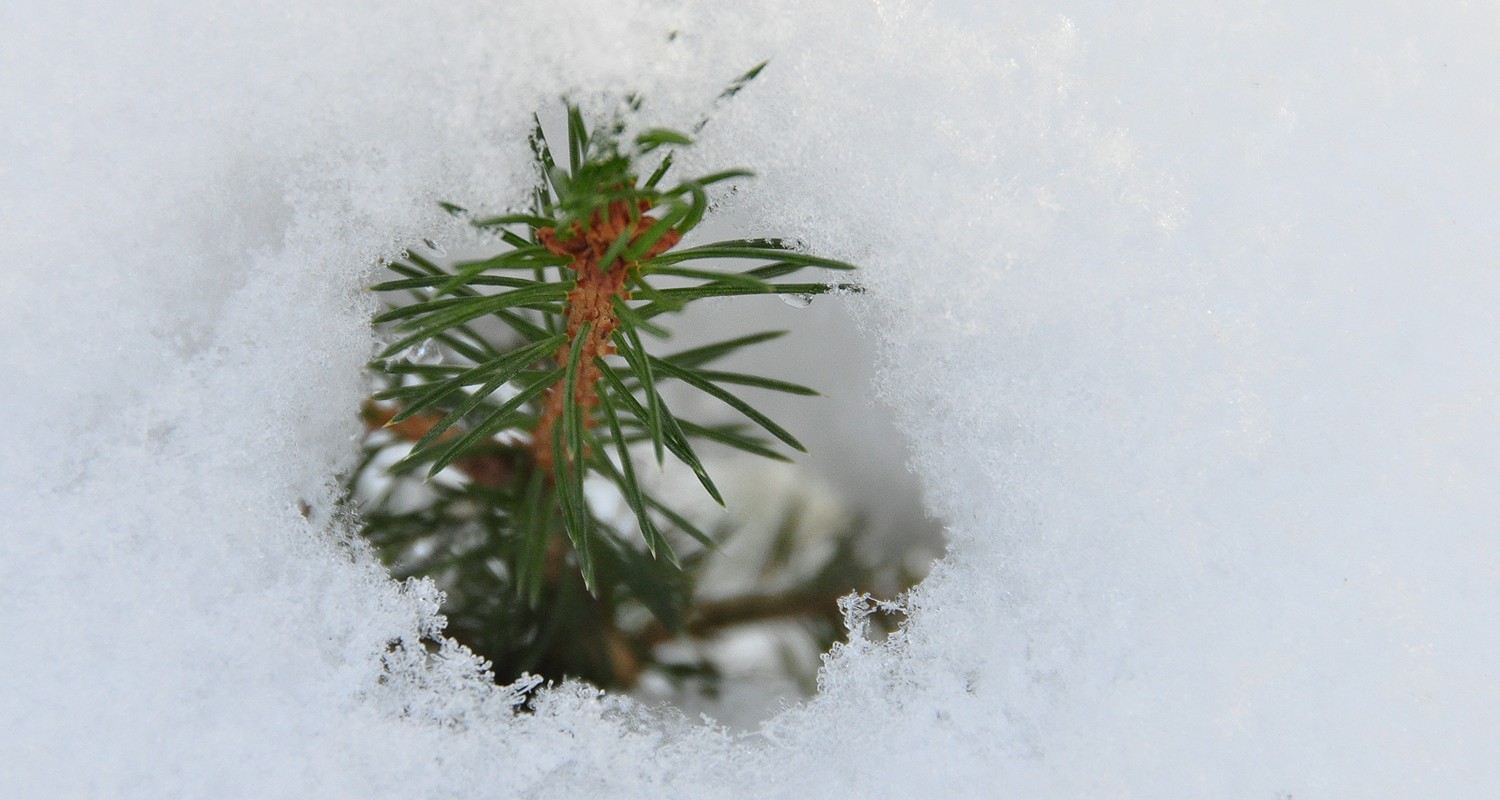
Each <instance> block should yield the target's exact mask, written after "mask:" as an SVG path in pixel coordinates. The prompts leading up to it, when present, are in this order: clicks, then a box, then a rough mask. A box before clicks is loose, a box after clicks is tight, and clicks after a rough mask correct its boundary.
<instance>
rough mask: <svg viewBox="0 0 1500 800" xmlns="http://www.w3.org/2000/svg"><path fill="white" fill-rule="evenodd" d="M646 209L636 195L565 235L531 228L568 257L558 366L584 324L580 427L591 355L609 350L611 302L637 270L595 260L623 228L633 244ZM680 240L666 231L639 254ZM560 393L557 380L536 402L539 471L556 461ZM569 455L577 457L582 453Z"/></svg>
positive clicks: (592, 395) (590, 396) (593, 395)
mask: <svg viewBox="0 0 1500 800" xmlns="http://www.w3.org/2000/svg"><path fill="white" fill-rule="evenodd" d="M650 208H651V202H650V201H649V200H644V199H642V200H639V201H637V202H636V203H634V204H632V203H631V202H630V201H628V200H616V201H615V202H613V203H610V204H609V206H608V208H606V209H604V210H603V211H602V212H601V211H595V212H594V213H593V214H592V215H591V216H590V217H589V224H588V226H587V227H584V226H583V225H580V224H579V223H577V222H575V223H573V224H572V226H571V227H570V228H569V229H568V233H567V235H566V237H564V236H561V235H559V234H558V232H557V231H556V230H555V229H553V228H540V229H538V230H537V241H538V242H540V243H541V245H542V246H543V247H545V248H547V250H548V251H549V252H551V253H553V254H554V255H558V256H562V257H563V258H567V259H570V261H569V264H568V266H569V268H570V269H572V270H573V274H574V276H575V278H576V282H575V284H574V287H573V290H572V291H570V292H568V298H567V309H568V340H567V342H565V343H563V345H562V346H561V347H559V348H558V351H557V355H556V359H557V363H558V364H560V365H565V364H567V363H569V361H570V359H571V356H572V354H573V347H574V344H575V343H576V342H577V341H578V337H579V336H581V335H583V328H584V326H585V325H587V326H588V334H587V338H585V339H584V340H583V342H582V344H581V345H579V347H580V350H581V352H580V357H579V362H578V376H577V380H576V383H575V384H574V390H573V402H574V403H576V404H577V405H578V407H579V408H580V409H581V410H582V412H583V424H584V425H585V426H587V425H590V424H591V423H592V416H593V415H592V412H593V410H594V407H595V406H596V405H598V402H599V398H598V389H597V384H598V382H599V377H600V373H599V367H598V365H597V364H595V363H594V359H596V358H598V357H601V356H606V355H609V354H610V353H613V352H614V351H615V348H614V345H613V344H612V343H611V339H612V338H613V337H614V333H615V329H616V328H617V327H619V324H620V319H619V317H618V315H616V313H615V305H614V303H615V300H616V299H617V298H618V299H619V300H622V301H623V300H629V299H630V292H629V291H628V290H627V289H626V288H625V285H626V282H627V281H628V279H629V277H630V273H631V270H634V269H638V265H637V263H635V262H626V261H623V260H621V259H619V258H616V259H614V260H613V261H611V262H610V263H608V264H601V263H600V261H601V260H602V259H603V258H604V256H605V255H606V254H607V253H608V251H609V248H610V246H611V245H613V244H614V243H615V242H616V241H617V240H618V239H619V237H620V236H621V235H622V234H624V233H625V232H626V231H629V232H630V234H631V238H630V242H631V244H632V245H633V244H635V242H636V241H638V240H639V238H640V237H641V235H642V234H644V233H645V232H646V230H647V229H649V228H650V227H651V226H652V225H653V224H655V223H656V219H655V218H653V217H648V216H646V215H645V213H644V212H646V211H648V210H649V209H650ZM681 238H682V236H681V235H680V234H679V233H677V231H675V230H668V231H667V232H666V234H665V235H663V236H662V237H661V239H659V240H657V242H656V243H655V244H653V245H652V246H651V247H650V248H649V249H648V250H647V251H646V252H645V253H644V254H643V256H642V257H643V258H653V257H655V256H658V255H660V254H662V253H664V252H666V251H667V250H668V249H670V248H671V247H672V246H674V245H676V244H677V242H678V241H679V240H680V239H681ZM566 393H567V388H566V386H565V384H564V383H563V382H562V381H559V382H557V383H554V384H553V385H552V386H550V387H548V388H547V396H546V398H545V399H544V400H543V402H542V416H541V419H539V420H538V421H537V427H536V430H535V431H533V432H532V439H531V449H532V453H533V455H535V456H536V463H537V468H538V469H541V470H543V471H544V473H543V474H551V471H552V465H553V463H554V461H555V459H556V454H555V453H553V452H552V432H553V429H554V428H555V427H556V425H557V423H558V420H560V419H562V415H563V410H564V407H565V405H566ZM569 455H570V457H572V458H578V457H580V456H581V455H582V454H580V453H573V454H569Z"/></svg>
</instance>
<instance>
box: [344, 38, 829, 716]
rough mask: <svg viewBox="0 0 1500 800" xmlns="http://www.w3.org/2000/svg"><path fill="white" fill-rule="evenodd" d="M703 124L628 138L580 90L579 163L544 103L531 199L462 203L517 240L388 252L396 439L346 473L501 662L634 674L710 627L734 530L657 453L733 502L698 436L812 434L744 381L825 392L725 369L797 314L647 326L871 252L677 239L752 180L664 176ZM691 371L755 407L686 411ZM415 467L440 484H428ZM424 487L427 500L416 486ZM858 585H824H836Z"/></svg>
mask: <svg viewBox="0 0 1500 800" xmlns="http://www.w3.org/2000/svg"><path fill="white" fill-rule="evenodd" d="M762 66H764V65H762ZM760 69H761V66H757V67H756V68H755V69H753V70H751V71H750V72H748V73H746V74H745V75H744V76H741V77H740V78H739V79H736V81H735V82H733V83H732V84H731V85H730V86H729V87H728V88H727V89H726V90H725V92H724V94H723V97H724V98H728V97H731V96H733V95H734V94H735V93H737V92H738V91H739V90H740V89H741V88H743V86H744V85H745V84H746V83H747V82H749V81H750V80H751V79H753V78H754V77H755V75H756V74H758V73H759V71H760ZM634 106H635V107H638V106H639V103H638V102H637V103H635V104H634ZM705 122H706V120H705ZM702 126H703V123H700V124H699V125H697V126H696V127H695V128H694V129H693V131H692V132H690V133H689V132H682V131H675V130H668V129H663V128H653V129H649V130H646V131H645V132H643V133H640V134H639V135H637V136H636V137H634V139H633V141H631V142H628V143H623V142H621V141H620V138H621V136H622V135H623V130H624V128H625V126H624V125H623V121H622V120H614V121H613V123H612V124H608V125H604V126H601V127H597V128H595V129H592V130H591V129H590V127H589V125H588V124H586V121H585V119H584V115H583V114H582V112H581V111H580V109H579V108H578V107H577V106H575V105H572V104H568V105H567V110H566V128H567V143H566V144H567V149H566V158H565V160H566V167H564V166H562V165H559V164H558V162H557V159H556V158H555V157H554V154H553V151H552V148H551V144H550V143H549V141H548V138H547V135H546V133H545V132H544V131H543V128H542V125H541V123H540V121H538V122H537V124H536V126H535V128H534V130H533V132H532V135H531V147H532V152H533V153H534V155H535V164H536V172H537V181H536V185H535V186H534V188H533V191H532V193H531V198H532V200H531V204H530V207H529V208H527V209H525V210H523V211H521V212H518V213H509V214H504V215H500V216H492V217H477V216H473V215H470V214H469V213H468V212H467V211H466V210H464V209H463V208H461V207H459V206H456V205H453V204H444V207H445V208H446V209H448V210H449V211H450V212H451V213H454V214H456V215H461V216H464V217H465V218H467V219H469V221H470V222H471V223H472V225H473V226H474V227H476V228H478V229H480V230H482V231H486V232H488V233H489V234H492V235H493V236H494V237H495V238H496V239H497V240H498V241H499V242H501V243H503V245H504V247H505V249H504V250H502V251H501V252H498V253H496V254H495V255H492V256H490V257H487V258H482V259H477V260H468V261H460V262H458V263H454V264H451V265H440V264H437V263H435V262H433V261H431V260H429V259H427V258H424V257H422V256H421V255H420V254H418V253H414V252H413V253H407V254H406V256H405V257H404V258H402V259H401V260H399V261H397V262H395V263H392V264H391V265H390V269H391V271H392V272H393V273H395V276H396V277H393V278H392V279H391V280H388V281H385V282H383V283H380V284H378V285H376V286H374V287H372V288H373V290H374V291H378V292H382V293H387V297H392V296H394V297H397V298H400V299H399V300H397V301H395V302H394V303H393V304H392V306H391V307H390V309H389V310H388V311H386V312H385V313H383V314H381V315H380V316H378V317H377V318H376V320H375V322H376V324H378V325H384V326H389V327H390V328H391V329H392V330H394V331H395V334H396V335H395V340H394V341H393V342H392V343H391V344H390V345H389V346H388V347H385V348H384V349H383V350H382V351H381V352H380V353H379V355H378V356H377V358H376V360H375V361H374V362H372V364H371V367H372V369H373V370H374V372H375V373H376V375H377V376H378V377H379V379H380V382H381V383H382V388H381V390H380V391H378V392H377V393H376V394H375V395H374V402H372V403H371V404H369V405H367V407H366V410H365V414H366V418H367V420H369V422H370V424H371V428H372V430H376V431H383V433H377V434H375V435H372V438H371V441H370V444H369V447H368V457H367V459H366V461H365V463H364V464H362V465H361V467H360V469H359V470H358V471H356V473H355V475H354V477H353V478H352V479H351V483H352V484H355V485H362V486H364V487H365V488H364V489H362V490H361V491H362V492H363V494H364V502H363V507H362V514H363V516H364V519H365V521H366V536H367V537H368V538H369V540H370V541H371V542H372V543H374V545H375V546H376V547H377V548H378V549H379V550H380V552H381V553H382V554H383V555H384V556H385V558H386V559H387V561H388V563H390V564H391V565H392V569H393V571H395V572H396V573H397V574H398V575H416V574H422V575H432V576H434V577H435V578H436V579H437V580H438V582H439V585H440V586H442V587H443V588H444V589H445V591H446V592H447V593H448V597H447V602H446V605H445V613H447V615H448V617H449V629H448V630H449V633H450V634H451V635H453V636H455V637H456V638H458V639H459V640H460V641H462V642H464V643H465V644H467V645H469V646H470V647H471V648H472V649H474V650H475V651H476V652H479V653H481V654H483V655H485V656H487V657H489V658H490V659H491V660H492V661H493V662H494V664H495V670H496V673H497V678H500V679H507V678H510V677H514V676H516V675H518V674H520V673H521V672H524V671H530V672H534V673H541V674H543V675H546V676H549V677H562V676H564V675H569V676H576V677H583V678H586V679H589V680H593V681H595V682H596V683H599V684H600V685H604V686H621V685H630V684H631V683H633V682H634V680H635V677H636V676H637V675H638V674H639V672H640V670H641V668H642V667H643V666H644V665H647V664H649V663H651V661H652V659H653V656H652V653H651V647H652V645H653V644H654V643H655V642H656V641H658V640H659V639H660V638H661V637H662V636H663V635H667V634H680V633H683V632H685V631H687V630H688V628H689V627H691V626H692V625H694V624H695V623H694V620H695V619H697V620H700V621H701V618H702V613H701V611H702V610H701V609H695V608H694V607H693V606H692V595H693V584H694V580H695V574H696V573H695V570H696V569H697V568H698V566H699V565H700V564H701V563H702V561H703V559H704V558H705V557H706V556H707V554H709V553H710V552H711V548H712V547H713V546H714V543H715V539H716V537H718V536H722V535H723V532H722V531H716V532H714V534H713V535H710V533H707V532H705V531H702V530H699V529H698V528H697V527H696V526H695V525H694V524H693V523H692V522H691V521H690V520H689V519H687V517H686V516H685V515H684V514H682V513H679V512H678V511H676V510H673V508H672V507H671V503H670V502H669V501H668V500H666V499H664V498H661V497H657V496H655V495H653V493H652V491H651V489H650V488H649V487H648V486H647V485H646V484H645V483H644V482H643V481H642V480H641V474H642V473H641V470H640V467H641V464H640V463H638V461H637V459H638V458H639V457H640V455H639V451H642V450H645V451H647V452H648V453H649V456H650V458H652V459H654V460H655V461H656V462H657V464H658V465H660V464H662V463H663V462H664V461H665V460H666V458H667V456H668V455H669V454H670V456H671V457H672V458H674V459H676V460H678V461H680V462H681V463H683V464H685V465H686V466H687V467H688V468H689V469H690V470H691V471H692V472H693V474H694V475H696V476H697V479H698V481H699V482H700V483H701V485H702V487H703V489H704V490H705V491H706V492H707V493H708V495H709V496H711V497H712V498H713V499H714V500H716V501H718V502H719V503H721V504H722V503H723V498H722V495H721V493H720V491H719V488H718V487H717V486H716V485H715V483H714V481H713V479H712V478H711V477H710V476H709V474H708V472H707V470H706V469H705V468H704V465H703V460H702V459H701V458H700V456H699V455H698V452H697V447H699V446H700V445H701V443H702V442H705V441H708V442H714V443H717V444H719V445H725V446H728V447H731V448H735V449H738V450H740V451H743V452H746V453H751V454H755V455H757V456H763V457H766V458H772V459H784V458H785V456H784V455H783V453H782V451H780V450H779V449H778V447H779V446H785V447H787V448H792V449H795V450H802V449H803V447H802V445H801V443H800V442H798V440H797V439H796V438H795V437H794V436H793V435H792V434H791V433H790V432H789V431H788V430H787V429H786V428H784V427H783V426H781V425H779V424H777V423H776V422H775V421H773V420H771V419H770V418H769V417H768V416H767V415H766V414H764V413H762V412H761V411H759V410H757V409H756V408H755V407H754V406H753V405H751V404H750V403H748V402H746V401H745V400H744V399H742V398H741V397H740V396H739V395H737V394H735V393H734V392H733V391H731V389H730V388H728V387H753V388H757V389H763V390H771V391H777V392H785V393H790V394H797V395H813V394H816V392H814V391H813V390H812V389H809V388H807V387H804V386H799V385H796V384H793V383H789V382H786V381H783V380H779V379H776V378H773V377H764V376H758V375H745V374H740V373H736V372H730V371H724V370H720V369H716V368H715V366H716V363H717V362H719V361H720V360H721V359H723V358H724V357H726V356H728V355H730V354H732V353H735V352H737V351H739V350H741V349H743V348H746V347H751V346H754V345H757V344H760V343H763V342H767V341H770V340H772V339H774V338H776V337H777V336H779V335H780V332H766V333H759V334H755V335H751V336H740V337H736V338H733V339H727V340H724V341H721V342H717V343H715V344H710V345H705V346H700V347H694V348H689V349H685V350H678V351H676V352H671V353H666V354H658V353H655V352H652V350H651V348H648V347H647V346H646V344H645V341H646V339H647V338H651V339H665V338H667V337H668V335H669V332H668V330H667V329H666V328H665V327H663V326H662V324H661V323H660V322H658V321H657V320H658V318H662V317H663V316H664V315H670V314H673V313H675V312H679V311H681V310H683V309H684V308H686V307H687V306H688V305H690V304H692V303H694V302H698V301H701V300H705V299H709V298H722V297H739V296H747V295H767V294H770V295H799V296H807V295H814V294H822V293H826V292H831V291H857V290H858V289H857V287H856V286H852V285H849V284H829V283H825V282H821V281H816V280H814V281H807V280H803V281H800V282H788V281H786V280H784V279H786V278H788V277H791V276H793V275H796V274H797V273H800V272H803V271H805V270H809V269H824V270H841V271H843V270H850V269H853V267H852V266H851V265H849V264H845V263H843V262H839V261H835V260H832V259H827V258H821V257H817V256H812V255H808V254H805V253H802V252H800V251H799V250H797V249H796V248H795V247H793V246H792V245H791V244H789V243H787V242H785V241H782V240H779V239H771V238H752V239H736V240H730V241H720V242H713V243H709V244H702V245H698V246H694V247H685V248H677V247H676V245H677V243H678V242H679V240H680V239H681V237H682V236H683V235H685V234H688V233H689V232H691V231H692V230H693V229H694V228H695V227H696V226H697V225H698V224H699V223H700V222H701V221H702V220H703V218H704V215H705V214H706V212H707V210H708V208H709V203H710V199H709V198H710V192H711V191H713V190H715V189H717V188H718V187H721V186H722V185H724V184H726V183H727V182H730V181H734V180H738V179H743V178H746V177H749V176H750V173H749V172H748V171H747V170H743V169H729V170H723V171H719V172H714V173H710V174H707V175H700V176H697V177H691V178H681V179H678V180H676V182H675V183H674V182H672V181H671V180H670V176H671V175H672V172H673V154H674V153H675V152H676V151H677V150H678V149H680V148H683V147H688V146H691V144H692V142H693V136H692V134H694V133H697V132H698V130H699V129H701V128H702ZM648 157H649V158H650V159H653V160H656V166H655V167H654V168H653V169H652V171H651V172H650V173H649V174H648V175H647V176H646V177H645V178H644V179H642V177H641V175H640V173H639V172H638V169H637V168H638V165H640V164H641V163H642V162H643V161H645V160H647V159H648ZM726 264H727V265H731V266H726ZM663 279H665V281H666V284H667V285H663V284H662V282H661V281H662V280H663ZM423 347H427V348H438V349H439V350H440V351H441V352H442V353H443V354H444V355H445V362H446V363H442V364H424V363H420V360H417V361H413V360H411V359H409V358H407V357H406V356H407V355H408V354H409V353H411V352H412V351H413V349H415V348H423ZM673 381H675V382H678V383H681V384H684V385H686V386H688V387H691V388H693V389H695V390H697V391H700V392H702V393H704V394H707V395H709V396H712V397H714V398H717V399H718V400H721V401H723V402H724V403H726V404H728V405H729V406H730V407H731V408H733V409H735V410H736V411H737V412H739V413H740V414H741V415H742V416H743V418H744V420H745V423H744V424H735V425H707V424H702V423H698V422H693V421H691V420H688V419H684V418H682V417H680V416H678V415H677V414H676V413H675V412H674V411H673V410H672V409H671V408H669V407H668V404H667V403H666V401H665V400H664V398H663V395H662V392H661V387H662V385H663V384H666V383H668V382H673ZM400 449H407V452H405V454H404V455H403V456H402V457H401V458H400V459H399V460H397V461H395V463H394V464H393V465H391V466H390V476H388V477H381V476H379V475H377V474H376V473H377V471H378V469H379V468H380V467H381V466H382V465H384V464H385V462H387V461H389V460H390V459H389V457H388V456H387V455H386V453H387V452H392V451H396V450H400ZM418 475H425V476H426V477H427V478H428V479H430V480H428V481H427V482H426V483H425V484H422V485H420V486H416V484H415V481H416V480H417V478H416V477H415V476H418ZM371 486H373V487H375V488H373V489H372V488H370V487H371ZM414 486H415V489H414ZM605 487H608V488H605ZM413 491H419V492H420V493H422V494H423V495H424V496H423V497H422V499H421V500H420V501H412V500H410V499H403V496H404V495H403V493H405V495H410V494H411V493H412V492H413ZM601 496H617V497H618V498H619V499H620V500H621V503H620V505H622V506H623V508H624V509H628V511H624V512H614V511H608V510H601V509H600V508H598V505H599V501H598V498H599V497H601ZM691 540H696V541H697V542H698V543H700V544H701V545H702V546H703V547H697V548H694V549H693V552H692V554H691V555H688V556H680V555H679V554H678V552H677V548H676V547H674V542H677V543H678V545H679V546H680V545H681V543H683V542H687V541H691ZM852 588H855V585H854V584H853V583H850V584H846V585H840V586H836V587H834V588H828V587H825V586H822V585H821V584H820V585H818V586H817V587H811V588H807V591H819V592H824V593H828V594H829V596H830V600H831V598H832V597H836V596H837V594H839V593H842V592H844V591H847V590H849V589H852ZM632 608H639V609H644V610H645V611H647V612H649V614H650V617H651V618H654V620H655V622H654V623H652V625H653V626H654V630H656V632H655V633H652V634H650V635H645V634H641V633H640V630H639V626H637V628H638V630H637V631H636V634H635V635H634V636H632V634H630V633H628V632H627V631H625V630H624V629H623V628H622V626H621V623H620V621H619V620H620V618H621V615H622V614H628V613H629V609H632ZM828 612H829V616H830V617H836V613H837V612H836V609H834V608H832V607H830V608H829V609H828ZM663 632H665V634H663ZM699 666H700V667H701V666H702V665H699ZM679 667H680V665H679ZM688 671H689V672H692V671H693V670H691V669H690V670H688Z"/></svg>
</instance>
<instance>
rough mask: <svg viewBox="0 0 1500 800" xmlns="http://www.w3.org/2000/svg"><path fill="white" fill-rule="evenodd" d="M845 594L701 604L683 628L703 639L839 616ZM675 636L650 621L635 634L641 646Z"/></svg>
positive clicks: (777, 596)
mask: <svg viewBox="0 0 1500 800" xmlns="http://www.w3.org/2000/svg"><path fill="white" fill-rule="evenodd" d="M845 594H847V592H801V593H797V594H767V595H761V594H752V595H743V596H741V597H731V598H729V599H727V600H715V601H711V602H705V603H700V604H698V605H697V606H694V607H693V608H692V609H691V610H690V611H689V612H688V619H687V623H686V624H685V625H684V626H683V629H684V633H686V634H687V635H688V636H694V637H703V636H707V635H710V634H712V633H714V632H715V631H719V630H722V629H724V628H732V627H734V626H736V625H747V624H749V623H752V622H766V621H769V620H774V619H787V618H791V617H819V616H822V617H832V618H836V617H837V616H838V613H839V611H838V606H839V598H840V597H843V596H844V595H845ZM677 635H678V634H676V633H675V632H673V631H671V630H668V629H667V627H666V626H665V625H662V624H661V623H660V622H658V621H653V622H652V623H651V624H650V625H649V626H647V627H646V629H645V630H643V631H641V632H640V633H639V634H637V635H636V637H635V639H636V641H637V642H638V643H639V644H640V645H641V646H643V647H647V648H649V647H654V646H656V645H658V644H661V643H662V642H665V641H668V640H671V639H674V638H676V637H677Z"/></svg>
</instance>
